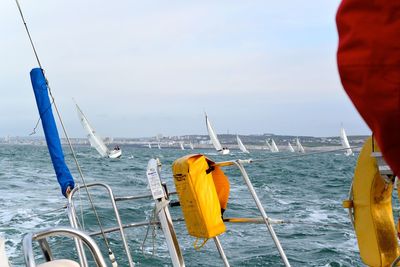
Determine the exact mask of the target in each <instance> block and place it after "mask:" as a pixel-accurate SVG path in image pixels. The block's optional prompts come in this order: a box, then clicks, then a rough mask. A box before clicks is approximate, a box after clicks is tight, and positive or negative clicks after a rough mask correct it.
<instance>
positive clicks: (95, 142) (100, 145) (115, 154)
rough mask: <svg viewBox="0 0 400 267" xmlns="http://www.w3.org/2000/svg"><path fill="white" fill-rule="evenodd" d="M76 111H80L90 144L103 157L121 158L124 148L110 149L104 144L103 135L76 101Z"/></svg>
mask: <svg viewBox="0 0 400 267" xmlns="http://www.w3.org/2000/svg"><path fill="white" fill-rule="evenodd" d="M75 107H76V111H77V113H78V117H79V120H80V122H81V124H82V126H83V129H85V131H86V133H87V137H88V139H89V142H90V145H91V146H92V147H94V148H95V149H96V150H97V152H99V154H100V155H101V156H102V157H108V158H111V159H115V158H119V157H121V155H122V150H121V149H120V148H119V147H118V146H117V147H115V148H114V149H113V150H110V149H108V147H107V146H106V145H105V144H104V142H103V140H102V139H101V137H100V136H99V135H98V134H97V133H96V132H95V130H94V129H93V127H92V126H91V125H90V124H89V121H88V120H87V118H86V116H85V114H83V112H82V110H81V108H80V107H79V106H78V104H77V103H76V102H75Z"/></svg>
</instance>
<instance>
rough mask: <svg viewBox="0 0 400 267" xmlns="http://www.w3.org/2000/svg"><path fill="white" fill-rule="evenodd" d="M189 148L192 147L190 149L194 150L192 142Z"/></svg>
mask: <svg viewBox="0 0 400 267" xmlns="http://www.w3.org/2000/svg"><path fill="white" fill-rule="evenodd" d="M189 146H190V149H191V150H193V149H194V146H193V143H192V142H190V143H189Z"/></svg>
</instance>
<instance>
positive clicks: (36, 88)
mask: <svg viewBox="0 0 400 267" xmlns="http://www.w3.org/2000/svg"><path fill="white" fill-rule="evenodd" d="M31 82H32V87H33V92H34V93H35V98H36V104H37V107H38V110H39V114H40V118H41V120H42V126H43V131H44V135H45V137H46V143H47V148H48V149H49V153H50V157H51V161H52V162H53V167H54V171H55V172H56V175H57V180H58V183H59V184H60V186H61V192H62V194H63V195H64V196H66V190H67V188H68V187H70V188H71V189H72V188H74V185H75V183H74V178H72V175H71V172H70V171H69V169H68V167H67V164H66V163H65V160H64V153H63V150H62V147H61V142H60V137H59V135H58V131H57V126H56V122H55V121H54V117H53V111H52V109H51V104H50V99H49V94H48V89H47V83H46V79H45V77H44V75H43V71H42V70H41V69H40V68H34V69H32V70H31Z"/></svg>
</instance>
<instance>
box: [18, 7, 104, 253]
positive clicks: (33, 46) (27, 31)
mask: <svg viewBox="0 0 400 267" xmlns="http://www.w3.org/2000/svg"><path fill="white" fill-rule="evenodd" d="M15 2H16V4H17V7H18V10H19V13H20V15H21V19H22V22H23V23H24V26H25V30H26V33H27V34H28V37H29V41H30V43H31V46H32V49H33V52H34V54H35V57H36V61H37V63H38V65H39V67H40V69H41V70H42V73H43V76H44V77H45V79H46V85H47V88H48V90H49V95H50V97H51V99H52V103H53V106H54V109H55V111H56V113H57V117H58V119H59V121H60V124H61V127H62V129H63V132H64V136H65V138H66V139H67V141H68V146H69V148H70V150H71V153H72V156H73V159H74V161H75V165H76V167H77V169H78V172H79V175H80V177H81V180H82V183H83V185H84V187H85V189H86V193H87V195H88V199H89V202H90V204H91V207H92V210H93V212H94V214H95V217H96V220H97V223H98V225H99V228H100V231H101V234H102V236H103V239H104V242H105V245H106V246H107V248H108V251H109V253H112V252H111V248H110V244H109V242H108V239H107V237H106V235H105V233H104V229H103V226H102V223H101V221H100V218H99V215H98V213H97V210H96V208H95V206H94V202H93V199H92V196H91V194H90V193H89V190H88V188H87V186H86V181H85V178H84V175H83V172H82V169H81V167H80V165H79V163H78V159H77V157H76V153H75V150H74V148H73V146H72V143H71V140H70V139H69V136H68V134H67V131H66V128H65V126H64V123H63V120H62V118H61V114H60V112H59V110H58V108H57V105H56V102H55V98H54V96H53V93H52V90H51V87H50V85H49V82H48V80H47V78H46V75H45V73H44V70H43V68H42V64H41V62H40V60H39V56H38V53H37V51H36V48H35V45H34V43H33V40H32V37H31V34H30V32H29V29H28V26H27V24H26V21H25V18H24V15H23V13H22V9H21V6H20V4H19V2H18V0H15ZM50 107H51V105H50ZM50 107H49V108H50ZM38 123H39V121H38ZM38 123H37V124H38ZM36 127H37V125H36ZM36 127H35V129H36ZM35 129H34V132H35ZM79 190H80V189H79Z"/></svg>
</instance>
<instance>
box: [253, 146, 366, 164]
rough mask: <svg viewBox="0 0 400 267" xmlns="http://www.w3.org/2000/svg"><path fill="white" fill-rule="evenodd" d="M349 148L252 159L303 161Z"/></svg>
mask: <svg viewBox="0 0 400 267" xmlns="http://www.w3.org/2000/svg"><path fill="white" fill-rule="evenodd" d="M361 147H362V146H351V147H350V148H361ZM347 149H348V148H338V149H332V150H326V151H316V152H310V153H302V154H300V155H293V156H287V157H278V156H273V157H270V158H265V159H252V160H251V162H265V161H271V160H286V159H301V158H304V157H307V156H314V155H320V154H328V153H333V152H341V151H344V150H347Z"/></svg>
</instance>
